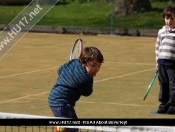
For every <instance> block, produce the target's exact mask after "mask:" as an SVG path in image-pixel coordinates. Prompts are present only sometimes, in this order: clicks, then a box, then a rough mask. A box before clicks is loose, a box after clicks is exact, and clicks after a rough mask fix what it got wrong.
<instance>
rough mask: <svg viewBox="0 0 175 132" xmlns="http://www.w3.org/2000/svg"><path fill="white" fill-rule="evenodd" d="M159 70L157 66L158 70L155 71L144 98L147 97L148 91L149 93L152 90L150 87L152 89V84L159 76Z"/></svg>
mask: <svg viewBox="0 0 175 132" xmlns="http://www.w3.org/2000/svg"><path fill="white" fill-rule="evenodd" d="M158 72H159V70H158V68H157V69H156V71H155V73H154V76H153V77H152V79H151V82H150V84H149V86H148V88H147V90H146V93H145V95H144V98H143V100H145V99H146V97H147V95H148V93H149V91H150V89H151V87H152V85H153V83H154V81H155V79H156V76H157V74H158Z"/></svg>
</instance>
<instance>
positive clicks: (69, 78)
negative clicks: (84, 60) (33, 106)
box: [48, 59, 93, 107]
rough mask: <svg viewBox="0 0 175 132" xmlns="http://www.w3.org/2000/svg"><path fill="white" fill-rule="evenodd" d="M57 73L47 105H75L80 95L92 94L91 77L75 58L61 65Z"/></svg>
mask: <svg viewBox="0 0 175 132" xmlns="http://www.w3.org/2000/svg"><path fill="white" fill-rule="evenodd" d="M57 73H58V78H57V81H56V83H55V85H54V86H53V88H52V89H51V91H50V94H49V96H48V104H49V106H55V107H57V106H65V105H70V106H75V103H76V101H78V100H79V98H80V96H81V95H83V96H89V95H91V94H92V92H93V77H91V76H90V75H89V74H88V73H87V71H86V68H85V67H83V66H82V64H81V63H80V62H79V61H78V60H77V59H73V60H70V61H68V62H67V63H65V64H64V65H62V66H61V67H60V68H59V69H58V72H57Z"/></svg>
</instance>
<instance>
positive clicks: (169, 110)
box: [167, 106, 175, 114]
mask: <svg viewBox="0 0 175 132" xmlns="http://www.w3.org/2000/svg"><path fill="white" fill-rule="evenodd" d="M167 113H168V114H175V107H174V106H170V107H169V109H168V111H167Z"/></svg>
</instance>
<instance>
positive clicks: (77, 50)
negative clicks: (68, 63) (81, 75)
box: [70, 38, 83, 60]
mask: <svg viewBox="0 0 175 132" xmlns="http://www.w3.org/2000/svg"><path fill="white" fill-rule="evenodd" d="M82 50H83V41H82V39H81V38H78V39H77V40H76V41H75V43H74V45H73V46H72V49H71V53H70V60H72V59H78V58H79V57H80V55H81V53H82Z"/></svg>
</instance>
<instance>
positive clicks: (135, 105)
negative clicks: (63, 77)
mask: <svg viewBox="0 0 175 132" xmlns="http://www.w3.org/2000/svg"><path fill="white" fill-rule="evenodd" d="M27 99H31V100H32V99H33V100H44V101H46V100H47V99H40V98H27ZM77 103H88V104H105V105H122V106H133V107H157V106H150V105H138V104H120V103H112V102H92V101H77Z"/></svg>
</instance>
